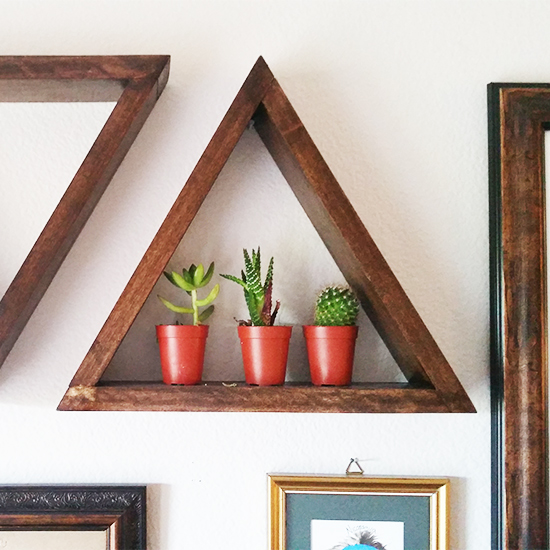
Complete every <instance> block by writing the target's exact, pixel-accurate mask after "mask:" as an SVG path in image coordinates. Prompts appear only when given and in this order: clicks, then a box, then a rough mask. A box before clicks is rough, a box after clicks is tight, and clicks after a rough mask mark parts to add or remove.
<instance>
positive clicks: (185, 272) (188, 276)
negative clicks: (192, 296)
mask: <svg viewBox="0 0 550 550" xmlns="http://www.w3.org/2000/svg"><path fill="white" fill-rule="evenodd" d="M181 274H182V276H183V278H184V279H185V280H186V281H187V282H188V283H189V284H190V285H192V284H193V277H192V276H191V273H189V271H188V270H187V269H183V270H182V272H181Z"/></svg>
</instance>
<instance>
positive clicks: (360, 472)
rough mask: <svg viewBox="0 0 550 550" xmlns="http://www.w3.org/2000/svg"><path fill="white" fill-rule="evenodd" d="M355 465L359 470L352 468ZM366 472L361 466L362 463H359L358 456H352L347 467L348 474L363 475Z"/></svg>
mask: <svg viewBox="0 0 550 550" xmlns="http://www.w3.org/2000/svg"><path fill="white" fill-rule="evenodd" d="M354 465H355V467H356V468H358V470H352V468H353V466H354ZM364 473H365V470H363V468H361V464H359V459H358V458H351V459H350V461H349V464H348V467H347V468H346V475H347V476H362V475H363V474H364Z"/></svg>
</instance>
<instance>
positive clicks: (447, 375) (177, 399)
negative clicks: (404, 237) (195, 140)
mask: <svg viewBox="0 0 550 550" xmlns="http://www.w3.org/2000/svg"><path fill="white" fill-rule="evenodd" d="M251 119H252V120H253V121H254V123H255V126H256V128H257V130H258V133H259V135H260V137H261V138H262V140H263V141H264V143H265V144H266V146H267V149H268V151H269V152H270V153H271V155H272V156H273V158H274V159H275V162H276V163H277V165H278V166H279V168H280V169H281V172H282V173H283V175H284V177H285V178H286V180H287V181H288V183H289V185H290V186H291V188H292V189H293V191H294V193H295V194H296V196H297V197H298V200H299V201H300V203H301V204H302V206H303V208H304V210H305V211H306V213H307V215H308V216H309V218H310V220H311V221H312V223H313V225H314V227H315V228H316V229H317V231H318V232H319V234H320V236H321V238H322V239H323V241H324V243H325V244H326V246H327V247H328V249H329V251H330V253H331V254H332V255H333V257H334V258H335V260H336V263H337V264H338V266H339V267H340V269H341V271H342V273H343V274H344V276H345V277H346V279H347V280H348V281H349V283H350V285H351V286H352V287H353V288H354V290H355V291H356V292H357V294H358V295H359V296H360V298H361V300H362V303H363V306H364V307H365V310H366V312H367V313H368V314H369V316H370V317H371V318H372V319H373V321H374V322H375V324H376V326H377V328H378V329H379V330H380V332H381V334H382V336H383V338H384V339H385V341H386V343H387V344H388V347H389V348H390V349H391V351H392V353H393V354H394V357H395V358H396V360H397V362H398V364H399V366H400V367H401V369H402V370H403V372H404V373H405V374H406V376H407V378H408V380H409V382H410V385H406V386H404V387H399V388H395V387H394V388H389V387H384V386H353V387H351V388H332V389H328V388H322V389H320V388H314V387H312V386H303V387H292V388H286V387H285V388H282V389H281V388H279V389H276V388H275V389H258V388H247V387H240V386H239V387H238V389H233V390H228V389H226V388H224V387H222V386H220V385H218V386H210V385H209V386H208V388H207V389H205V388H204V387H203V386H194V387H191V388H185V389H174V388H171V387H167V386H164V387H163V386H158V385H157V386H141V387H139V388H138V387H137V386H135V385H131V384H127V385H126V386H110V387H106V386H103V385H101V384H100V379H101V375H102V374H103V372H104V371H105V369H106V368H107V367H108V365H109V362H110V361H111V359H112V357H113V356H114V354H115V352H116V350H117V348H118V346H119V345H120V343H121V342H122V340H123V338H124V336H125V335H126V333H127V331H128V330H129V328H130V327H131V325H132V323H133V322H134V319H135V318H136V316H137V314H138V313H139V311H140V309H141V307H142V306H143V304H144V303H145V300H146V299H147V297H148V296H149V294H150V292H151V291H152V289H153V287H154V285H155V283H156V281H157V280H158V278H159V277H160V276H161V274H162V271H163V269H164V268H165V266H166V264H167V262H168V261H169V259H170V257H171V256H172V254H173V253H174V251H175V249H176V248H177V246H178V245H179V243H180V241H181V239H182V238H183V236H184V235H185V233H186V231H187V228H188V227H189V225H190V223H191V221H192V220H193V219H194V217H195V215H196V214H197V212H198V210H199V208H200V206H201V204H202V202H203V201H204V199H205V197H206V195H207V194H208V192H209V191H210V189H211V188H212V185H213V184H214V182H215V180H216V178H217V177H218V174H219V173H220V171H221V169H222V167H223V165H224V164H225V162H226V161H227V159H228V158H229V155H230V154H231V152H232V151H233V149H234V147H235V145H236V144H237V142H238V140H239V139H240V137H241V135H242V133H243V132H244V130H245V128H246V126H247V125H248V123H249V122H250V120H251ZM98 384H99V386H98V387H96V385H98ZM70 386H71V387H70V389H69V391H68V392H67V394H66V396H65V398H64V399H63V401H62V403H61V405H60V408H61V409H63V410H68V409H86V408H91V409H93V410H125V409H127V410H140V408H142V407H143V410H249V411H252V410H254V411H255V410H257V411H261V410H271V411H275V410H280V411H284V410H286V411H296V412H299V411H300V412H306V411H307V412H312V411H319V412H329V411H331V412H422V411H424V412H436V411H437V412H475V409H474V407H473V405H472V403H471V401H470V399H469V398H468V396H467V394H466V392H465V391H464V389H463V387H462V386H461V384H460V382H459V381H458V379H457V378H456V376H455V374H454V372H453V371H452V369H451V367H450V366H449V364H448V363H447V361H446V360H445V358H444V357H443V354H442V353H441V351H440V350H439V348H438V347H437V344H436V343H435V341H434V340H433V338H432V337H431V335H430V333H429V331H428V330H427V328H426V326H425V325H424V324H423V323H422V321H421V319H420V317H419V316H418V314H417V313H416V311H415V310H414V307H413V306H412V304H411V303H410V301H409V300H408V298H407V296H406V294H405V293H404V291H403V289H402V288H401V286H400V285H399V283H398V282H397V280H396V278H395V276H394V275H393V273H392V272H391V270H390V268H389V266H388V265H387V264H386V262H385V261H384V259H383V257H382V255H381V254H380V252H379V251H378V249H377V247H376V245H375V244H374V242H373V241H372V239H371V237H370V235H369V234H368V232H367V230H366V229H365V228H364V226H363V224H362V222H361V220H360V218H359V217H358V215H357V214H356V212H355V211H354V209H353V207H352V206H351V204H350V202H349V201H348V199H347V198H346V196H345V194H344V193H343V191H342V189H341V188H340V186H339V185H338V183H337V181H336V179H335V178H334V176H333V175H332V173H331V171H330V169H329V168H328V166H327V164H326V163H325V161H324V160H323V158H322V156H321V154H320V152H319V151H318V149H317V148H316V147H315V144H314V143H313V141H312V140H311V138H310V137H309V135H308V133H307V131H306V129H305V128H304V126H303V124H302V123H301V121H300V119H299V118H298V116H297V114H296V112H295V111H294V109H293V108H292V106H291V104H290V102H289V101H288V99H287V97H286V96H285V94H284V92H283V91H282V89H281V88H280V86H279V84H278V83H277V82H276V81H275V79H274V77H273V74H272V73H271V71H270V70H269V68H268V67H267V65H266V64H265V62H264V60H263V59H262V58H260V59H259V60H258V61H257V63H256V64H255V66H254V68H253V69H252V71H251V73H250V75H249V76H248V78H247V79H246V81H245V83H244V84H243V86H242V88H241V89H240V91H239V93H238V94H237V96H236V98H235V100H234V101H233V103H232V105H231V106H230V108H229V110H228V112H227V114H226V115H225V117H224V119H223V120H222V122H221V124H220V126H219V128H218V129H217V130H216V133H215V134H214V136H213V137H212V140H211V141H210V143H209V145H208V147H207V148H206V150H205V152H204V154H203V155H202V157H201V158H200V160H199V162H198V164H197V166H196V167H195V169H194V170H193V172H192V174H191V176H190V177H189V180H188V181H187V183H186V184H185V186H184V188H183V190H182V192H181V193H180V195H179V197H178V198H177V200H176V202H175V203H174V206H173V207H172V209H171V210H170V212H169V213H168V215H167V217H166V219H165V221H164V223H163V224H162V226H161V227H160V229H159V231H158V233H157V235H156V236H155V238H154V239H153V242H152V243H151V246H150V247H149V249H148V250H147V251H146V253H145V255H144V257H143V259H142V261H141V262H140V264H139V265H138V267H137V269H136V271H135V272H134V274H133V275H132V277H131V279H130V281H129V283H128V285H127V286H126V288H125V289H124V291H123V293H122V295H121V297H120V298H119V300H118V302H117V304H116V305H115V307H114V309H113V310H112V312H111V314H110V316H109V318H108V319H107V321H106V322H105V324H104V326H103V328H102V329H101V331H100V333H99V334H98V336H97V338H96V340H95V341H94V343H93V344H92V346H91V348H90V351H89V352H88V354H87V355H86V357H85V358H84V361H83V362H82V365H81V366H80V368H79V369H78V371H77V373H76V374H75V376H74V378H73V380H72V382H71V385H70Z"/></svg>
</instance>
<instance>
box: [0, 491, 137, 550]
mask: <svg viewBox="0 0 550 550" xmlns="http://www.w3.org/2000/svg"><path fill="white" fill-rule="evenodd" d="M16 530H17V531H19V530H20V531H77V530H87V531H95V530H101V531H107V539H108V544H107V548H109V550H146V547H147V528H146V487H144V486H125V485H115V486H94V485H82V486H77V485H75V486H73V485H64V486H58V485H52V486H34V485H7V486H0V531H16Z"/></svg>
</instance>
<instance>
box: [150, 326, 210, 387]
mask: <svg viewBox="0 0 550 550" xmlns="http://www.w3.org/2000/svg"><path fill="white" fill-rule="evenodd" d="M207 336H208V325H200V326H198V327H197V326H193V325H157V339H158V342H159V350H160V365H161V368H162V380H163V382H164V383H165V384H185V385H192V384H198V383H199V382H200V381H201V378H202V368H203V365H204V349H205V347H206V337H207Z"/></svg>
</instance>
